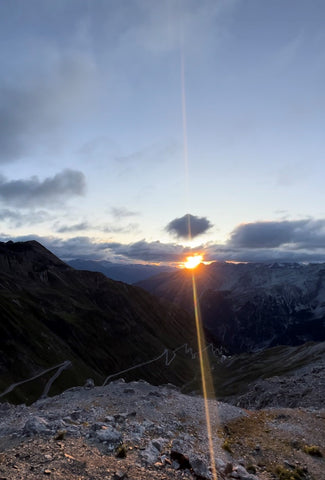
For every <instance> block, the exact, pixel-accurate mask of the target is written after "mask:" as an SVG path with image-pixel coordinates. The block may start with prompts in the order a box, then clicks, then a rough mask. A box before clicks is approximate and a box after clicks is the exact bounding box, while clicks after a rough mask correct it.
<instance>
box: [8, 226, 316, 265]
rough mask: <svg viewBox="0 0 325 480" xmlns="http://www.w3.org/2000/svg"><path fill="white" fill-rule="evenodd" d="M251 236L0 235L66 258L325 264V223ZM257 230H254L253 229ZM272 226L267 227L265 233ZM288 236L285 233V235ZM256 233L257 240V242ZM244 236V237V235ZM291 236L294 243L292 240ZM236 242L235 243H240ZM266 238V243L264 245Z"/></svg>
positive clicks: (241, 229) (242, 228)
mask: <svg viewBox="0 0 325 480" xmlns="http://www.w3.org/2000/svg"><path fill="white" fill-rule="evenodd" d="M270 224H272V225H273V226H276V225H278V224H281V228H280V227H279V228H278V229H277V230H276V232H280V233H279V234H278V237H277V239H276V238H275V236H274V235H273V236H271V239H267V232H270ZM246 225H250V227H249V229H248V230H249V236H248V235H247V236H245V235H244V232H245V231H246V232H247V230H246V228H247V227H246V226H245V225H239V226H238V227H237V228H236V229H235V230H234V232H236V234H238V235H236V236H234V238H233V239H232V237H231V238H230V239H229V241H228V242H226V243H225V244H215V243H212V242H210V243H208V244H205V245H201V246H198V247H196V248H195V250H194V249H191V248H186V247H184V246H183V245H178V244H175V243H161V242H159V241H155V242H147V241H146V240H145V239H142V240H140V241H138V242H134V243H129V244H123V243H119V242H101V241H98V240H97V239H94V238H91V237H88V236H76V237H73V238H70V239H63V238H60V237H38V236H35V235H28V236H20V237H14V238H13V237H11V236H9V235H6V234H2V235H0V236H1V238H2V240H3V241H8V240H13V241H26V240H37V241H39V242H40V243H42V244H43V245H44V246H45V247H46V248H48V249H49V250H51V251H52V252H53V253H54V254H55V255H57V256H58V257H60V258H62V259H71V258H77V257H80V258H88V259H97V260H104V259H105V260H111V261H115V262H123V263H125V262H129V263H133V262H140V261H141V262H152V263H153V262H154V263H159V262H174V263H179V262H181V261H183V260H184V258H185V257H186V255H190V254H191V253H194V252H201V253H202V254H203V255H204V259H205V260H210V261H214V260H215V261H236V262H264V263H265V262H267V263H273V262H325V219H319V220H315V219H304V220H293V221H282V222H256V223H250V224H246ZM253 227H254V228H253ZM264 227H266V228H265V229H263V228H264ZM283 230H285V231H287V234H284V231H283ZM253 231H254V232H255V235H256V236H257V238H254V235H253ZM240 232H241V233H242V234H243V235H242V236H241V237H240V236H239V233H240ZM288 238H290V242H288ZM234 239H235V241H234ZM262 239H264V241H262Z"/></svg>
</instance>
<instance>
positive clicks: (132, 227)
mask: <svg viewBox="0 0 325 480" xmlns="http://www.w3.org/2000/svg"><path fill="white" fill-rule="evenodd" d="M52 228H53V230H54V231H55V232H57V233H71V232H82V231H85V230H88V231H89V230H92V231H98V232H104V233H130V232H133V233H139V226H138V224H136V223H129V224H128V225H123V226H122V225H109V224H100V225H96V224H92V223H89V222H87V221H83V222H79V223H74V224H72V225H60V223H59V222H56V223H55V224H54V225H53V227H52Z"/></svg>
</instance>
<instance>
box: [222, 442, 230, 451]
mask: <svg viewBox="0 0 325 480" xmlns="http://www.w3.org/2000/svg"><path fill="white" fill-rule="evenodd" d="M222 448H223V449H224V450H226V452H229V453H231V452H232V450H231V446H230V442H229V440H228V439H226V440H225V441H224V442H223V444H222Z"/></svg>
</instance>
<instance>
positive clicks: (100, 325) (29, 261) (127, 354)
mask: <svg viewBox="0 0 325 480" xmlns="http://www.w3.org/2000/svg"><path fill="white" fill-rule="evenodd" d="M185 342H186V343H188V344H189V346H193V347H194V346H195V327H194V324H193V322H192V320H191V317H190V316H189V315H188V314H186V313H185V312H184V311H181V310H180V309H179V308H177V307H175V306H173V305H171V304H168V303H167V302H165V301H160V300H158V299H156V298H154V297H153V296H152V295H150V294H148V293H147V292H145V291H144V290H142V289H140V288H136V287H132V286H130V285H127V284H124V283H120V282H115V281H112V280H109V279H107V278H106V277H105V276H104V275H103V274H100V273H94V272H87V271H77V270H74V269H73V268H71V267H69V266H68V265H67V264H65V263H64V262H62V261H61V260H59V259H58V258H57V257H55V256H54V255H53V254H52V253H51V252H49V251H48V250H46V249H45V248H44V247H43V246H42V245H40V244H39V243H37V242H35V241H31V242H22V243H13V242H7V243H0V393H1V392H2V391H4V390H5V389H6V388H7V387H8V386H9V385H10V384H11V383H13V382H19V381H20V380H25V379H27V378H29V377H33V376H35V375H37V374H38V373H39V372H41V371H42V370H44V369H47V368H50V367H52V366H55V365H60V364H62V363H63V362H67V361H70V362H71V363H66V364H64V365H65V367H68V366H69V367H70V368H65V367H64V365H63V367H64V371H63V372H62V374H61V375H60V377H59V378H58V379H56V381H55V383H54V385H53V388H54V392H55V391H60V390H61V391H62V389H65V388H68V387H71V385H80V384H83V383H84V382H85V380H86V378H88V377H92V378H94V380H95V382H96V383H97V384H101V383H102V382H103V381H104V379H105V377H106V376H107V375H109V374H113V373H115V372H118V371H120V370H123V369H126V368H129V367H130V366H132V365H135V364H139V363H141V362H142V363H143V362H146V361H147V360H151V359H152V358H154V357H157V356H158V355H160V354H161V353H162V352H164V350H165V349H166V348H168V349H170V350H173V349H175V348H176V347H179V346H180V345H182V344H184V343H185ZM163 360H164V359H162V361H163ZM191 365H192V364H191V363H189V360H188V356H186V355H182V352H180V353H179V355H177V358H175V360H174V362H173V364H172V365H171V367H170V368H161V367H162V366H163V363H161V365H160V364H159V363H158V364H157V365H156V366H155V368H151V367H147V366H145V365H144V366H143V367H142V368H139V369H137V370H136V371H131V372H129V373H128V374H127V378H129V379H135V378H147V379H148V380H150V381H151V382H152V383H164V382H173V383H174V384H183V383H184V382H187V381H189V380H191V379H192V377H193V371H192V370H191V368H192V367H191ZM52 375H53V371H51V372H49V373H48V375H44V376H42V377H41V378H39V379H37V381H35V382H31V383H29V384H28V385H27V386H25V387H26V388H27V390H26V388H25V387H24V388H25V390H24V391H23V390H22V389H21V390H20V391H19V389H15V391H14V392H13V394H14V395H17V396H18V398H17V400H19V398H22V399H24V400H25V401H31V400H32V399H35V398H38V397H39V395H40V394H41V393H42V389H43V388H44V386H45V384H46V382H48V380H49V378H50V376H52ZM55 389H56V390H55ZM11 398H12V397H11Z"/></svg>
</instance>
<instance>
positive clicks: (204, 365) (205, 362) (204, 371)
mask: <svg viewBox="0 0 325 480" xmlns="http://www.w3.org/2000/svg"><path fill="white" fill-rule="evenodd" d="M192 288H193V302H194V314H195V325H196V334H197V343H198V352H199V359H200V370H201V380H202V392H203V398H204V410H205V419H206V425H207V434H208V441H209V452H210V462H211V472H212V478H213V480H217V478H218V476H217V470H216V463H215V458H214V448H213V433H212V426H211V416H210V408H209V400H208V396H209V393H210V397H211V396H212V397H213V398H214V394H213V391H214V390H213V382H212V375H211V369H210V365H209V358H208V353H207V350H206V349H205V344H206V342H205V338H204V332H203V328H202V321H201V312H200V305H199V299H198V295H197V289H196V282H195V274H194V272H193V273H192Z"/></svg>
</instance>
